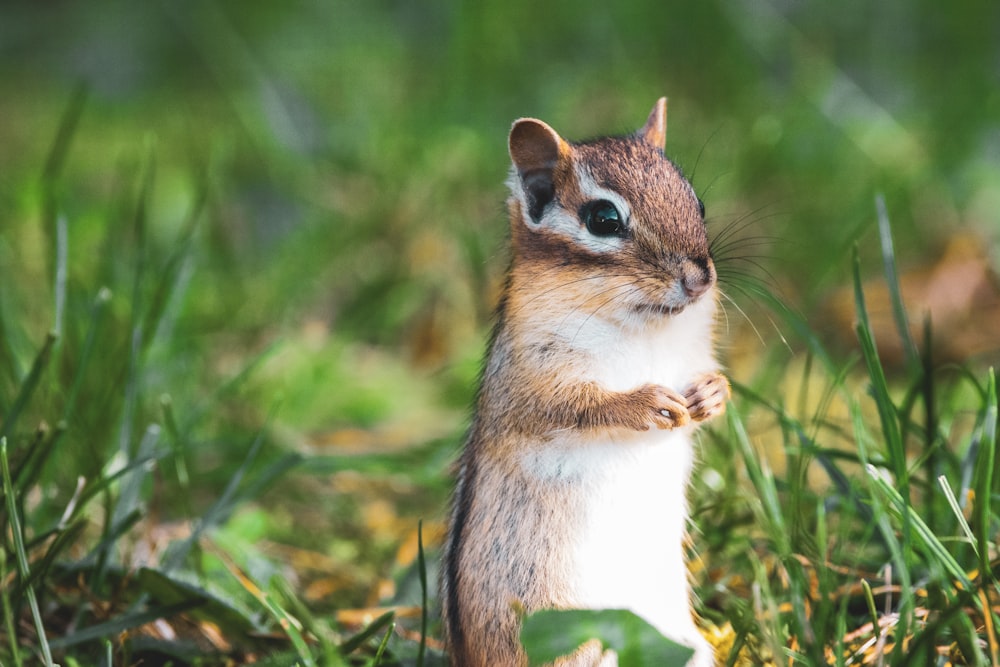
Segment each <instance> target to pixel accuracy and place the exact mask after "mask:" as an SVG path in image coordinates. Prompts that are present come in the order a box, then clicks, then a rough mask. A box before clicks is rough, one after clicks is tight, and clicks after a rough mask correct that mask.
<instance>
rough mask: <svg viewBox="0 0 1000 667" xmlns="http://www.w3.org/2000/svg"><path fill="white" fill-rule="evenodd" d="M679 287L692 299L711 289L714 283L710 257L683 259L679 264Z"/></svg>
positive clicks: (713, 265)
mask: <svg viewBox="0 0 1000 667" xmlns="http://www.w3.org/2000/svg"><path fill="white" fill-rule="evenodd" d="M680 283H681V287H682V288H683V289H684V294H686V295H687V296H688V297H690V298H691V299H692V300H694V299H697V298H698V297H700V296H701V295H702V294H704V293H705V292H707V291H708V290H709V289H711V287H712V285H714V284H715V264H714V263H713V262H712V259H711V258H710V257H705V258H698V259H690V258H689V259H685V260H684V261H683V263H682V264H681V278H680Z"/></svg>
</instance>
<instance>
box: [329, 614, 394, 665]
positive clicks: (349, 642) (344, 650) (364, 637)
mask: <svg viewBox="0 0 1000 667" xmlns="http://www.w3.org/2000/svg"><path fill="white" fill-rule="evenodd" d="M395 618H396V612H395V611H387V612H385V613H384V614H382V615H381V616H379V617H378V618H376V619H375V620H374V621H372V622H371V623H370V624H369V625H368V627H367V628H365V629H364V630H362V631H361V632H359V633H358V634H356V635H354V636H353V637H350V638H349V639H345V640H344V641H343V642H342V643H341V645H340V654H341V655H343V656H348V655H350V654H351V653H353V652H354V651H356V650H357V649H359V648H360V647H361V646H363V645H364V643H365V642H366V641H368V640H369V639H371V638H372V637H374V636H375V635H377V634H378V633H379V632H381V631H382V628H384V627H386V626H388V625H389V624H390V623H393V622H394V619H395Z"/></svg>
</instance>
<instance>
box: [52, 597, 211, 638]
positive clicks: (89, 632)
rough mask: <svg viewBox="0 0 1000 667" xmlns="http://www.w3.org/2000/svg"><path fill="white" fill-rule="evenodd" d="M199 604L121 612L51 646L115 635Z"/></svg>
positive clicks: (193, 607) (194, 601)
mask: <svg viewBox="0 0 1000 667" xmlns="http://www.w3.org/2000/svg"><path fill="white" fill-rule="evenodd" d="M199 604H201V603H200V602H199V601H198V600H185V601H184V602H180V603H178V604H172V605H164V606H162V607H153V608H151V609H145V610H143V611H138V612H133V613H129V614H122V615H120V616H116V617H114V618H113V619H111V620H110V621H107V622H105V623H98V624H97V625H91V626H89V627H86V628H83V629H82V630H77V631H76V632H73V633H72V634H68V635H66V636H65V637H59V638H57V639H54V640H52V646H53V647H54V648H57V649H60V650H62V649H66V648H69V647H71V646H78V645H79V644H83V643H86V642H92V641H95V640H98V639H104V638H106V637H116V636H118V635H120V634H121V633H123V632H125V631H127V630H132V629H133V628H138V627H141V626H143V625H146V624H147V623H152V622H153V621H158V620H160V619H161V618H170V617H171V616H176V615H177V614H180V613H183V612H185V611H190V610H192V609H196V608H197V607H198V605H199Z"/></svg>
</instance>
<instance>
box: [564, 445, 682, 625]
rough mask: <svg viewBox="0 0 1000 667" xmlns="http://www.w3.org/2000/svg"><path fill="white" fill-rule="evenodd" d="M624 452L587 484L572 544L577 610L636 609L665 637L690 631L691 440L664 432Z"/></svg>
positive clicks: (626, 447) (621, 447) (607, 461)
mask: <svg viewBox="0 0 1000 667" xmlns="http://www.w3.org/2000/svg"><path fill="white" fill-rule="evenodd" d="M607 446H608V447H611V448H618V451H617V452H614V453H613V455H612V453H611V452H608V454H609V456H607V458H606V459H605V464H604V466H603V467H602V469H601V470H600V471H598V470H596V469H595V470H593V471H592V472H593V474H592V475H591V477H590V478H589V479H587V480H585V481H584V482H583V484H582V490H583V493H582V494H581V503H580V506H579V508H578V511H579V513H580V514H579V517H580V523H579V524H578V525H579V532H578V535H577V536H576V539H575V540H574V544H573V550H572V552H573V569H574V576H575V579H576V581H575V591H576V595H577V596H578V600H577V601H576V604H578V605H579V606H581V607H584V608H590V609H630V610H632V611H634V612H636V613H637V614H639V615H640V616H642V617H643V618H645V619H646V620H648V621H649V622H651V623H653V624H654V625H655V626H657V627H658V628H660V629H661V630H664V631H668V632H669V631H671V630H673V629H675V628H681V627H686V626H688V625H689V624H690V623H691V619H690V615H689V611H688V607H687V602H686V601H687V596H688V586H687V570H686V567H685V564H684V559H683V550H682V548H681V544H682V542H683V539H684V533H685V529H686V523H687V506H686V499H685V489H686V487H687V480H688V476H689V475H690V471H691V465H692V458H693V451H692V443H691V436H690V433H688V432H685V431H672V432H658V433H656V434H655V437H651V438H650V439H649V440H648V441H645V442H642V443H636V444H623V443H608V445H607Z"/></svg>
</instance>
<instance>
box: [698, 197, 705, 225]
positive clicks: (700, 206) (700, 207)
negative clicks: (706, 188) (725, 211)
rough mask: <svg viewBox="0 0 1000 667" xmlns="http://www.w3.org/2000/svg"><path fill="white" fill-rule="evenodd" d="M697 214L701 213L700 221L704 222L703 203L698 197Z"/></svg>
mask: <svg viewBox="0 0 1000 667" xmlns="http://www.w3.org/2000/svg"><path fill="white" fill-rule="evenodd" d="M698 212H699V213H701V219H702V220H704V219H705V202H703V201H702V200H701V198H700V197H699V198H698Z"/></svg>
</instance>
